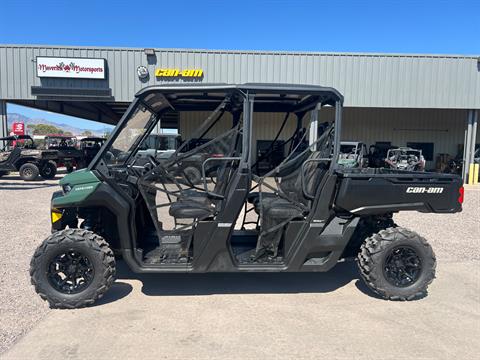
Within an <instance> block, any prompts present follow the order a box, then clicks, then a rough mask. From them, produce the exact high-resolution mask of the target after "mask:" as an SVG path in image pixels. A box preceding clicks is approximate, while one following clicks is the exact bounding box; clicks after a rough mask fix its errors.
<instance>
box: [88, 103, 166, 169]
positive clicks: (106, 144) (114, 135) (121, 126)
mask: <svg viewBox="0 0 480 360" xmlns="http://www.w3.org/2000/svg"><path fill="white" fill-rule="evenodd" d="M141 105H142V106H145V107H146V108H147V109H148V110H149V111H150V112H151V113H152V115H153V116H151V117H150V120H149V121H148V123H147V124H146V127H145V132H144V133H143V135H142V136H139V138H138V139H137V140H136V141H135V142H134V143H133V144H132V145H131V147H130V148H134V147H135V146H136V144H137V143H139V142H141V141H142V140H143V138H144V137H145V136H146V135H147V134H149V132H150V130H151V129H152V128H153V127H154V126H155V125H156V123H157V122H158V119H159V117H160V116H161V114H162V112H160V113H156V112H155V111H153V109H151V108H150V106H148V105H147V104H146V103H145V102H143V101H142V100H141V99H139V98H135V99H134V100H133V101H132V103H131V104H130V106H129V107H128V108H127V110H126V111H125V113H124V115H123V116H122V118H121V119H120V121H119V122H118V124H117V126H116V127H115V128H114V130H113V132H112V133H111V134H110V136H109V137H108V139H107V140H106V141H105V142H104V143H103V145H102V147H101V148H100V150H99V151H98V153H97V155H95V157H94V158H93V160H92V162H91V163H90V164H89V166H88V170H93V169H96V168H97V167H98V164H99V162H100V161H101V160H102V159H103V158H104V156H105V154H106V152H107V151H108V150H109V149H110V148H111V146H112V144H113V143H114V142H115V140H116V139H117V138H118V136H119V135H120V134H121V132H122V131H123V129H124V128H125V126H126V125H127V124H128V122H129V121H130V119H131V118H132V114H133V113H134V112H135V110H136V109H137V108H138V106H141ZM134 152H135V151H132V152H130V154H129V155H128V157H127V158H126V159H125V162H124V163H127V162H128V160H129V159H130V157H131V156H132V155H133V153H134ZM105 165H107V164H105Z"/></svg>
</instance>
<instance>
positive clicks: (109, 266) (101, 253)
mask: <svg viewBox="0 0 480 360" xmlns="http://www.w3.org/2000/svg"><path fill="white" fill-rule="evenodd" d="M30 276H31V282H32V285H34V286H35V291H36V292H37V293H38V294H39V295H40V297H41V298H42V299H43V300H46V301H48V302H49V304H50V306H51V307H52V308H69V309H73V308H81V307H85V306H87V305H90V304H93V303H94V302H95V301H96V300H97V299H99V298H101V297H102V296H103V295H104V294H105V292H106V291H107V290H108V289H109V288H110V286H111V285H112V284H113V281H114V276H115V258H114V255H113V252H112V250H111V249H110V247H109V246H108V244H107V242H106V241H105V240H104V239H103V238H102V237H101V236H99V235H97V234H95V233H93V232H91V231H87V230H83V229H66V230H62V231H58V232H56V233H54V234H52V235H51V236H49V237H48V238H47V239H45V241H44V242H43V243H42V244H41V245H40V246H39V247H38V248H37V250H36V251H35V254H34V255H33V258H32V260H31V262H30Z"/></svg>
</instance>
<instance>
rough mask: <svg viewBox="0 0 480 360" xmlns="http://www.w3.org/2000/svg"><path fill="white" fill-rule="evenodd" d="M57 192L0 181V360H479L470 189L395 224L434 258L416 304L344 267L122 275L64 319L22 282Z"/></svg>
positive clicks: (475, 226)
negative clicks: (433, 210) (430, 278)
mask: <svg viewBox="0 0 480 360" xmlns="http://www.w3.org/2000/svg"><path fill="white" fill-rule="evenodd" d="M57 182H58V178H57V180H52V181H37V182H24V181H22V180H20V179H19V178H18V177H16V176H7V177H4V178H2V179H0V204H1V206H0V229H2V232H1V234H2V240H1V241H0V290H1V291H0V314H1V320H0V354H2V355H1V356H2V357H3V358H8V359H23V358H28V359H36V358H41V359H43V358H49V359H64V358H74V359H76V358H84V359H93V358H107V357H108V358H113V359H115V358H122V359H123V358H130V357H137V358H186V357H190V358H196V359H203V358H227V357H228V358H236V359H240V358H242V359H246V358H247V359H248V358H265V357H275V358H288V359H291V358H314V357H315V358H317V357H328V358H371V359H377V358H382V359H385V358H396V359H407V358H409V359H410V358H412V357H416V358H428V359H433V358H435V359H438V358H444V359H451V358H453V357H456V358H459V359H471V358H477V356H478V353H479V351H480V340H479V339H480V305H479V302H480V281H479V265H480V246H479V243H478V241H479V234H480V216H479V208H480V191H479V190H480V189H478V188H476V189H468V190H467V191H466V196H465V203H464V211H463V212H462V213H459V214H453V215H432V214H419V213H416V212H404V213H401V214H398V215H396V216H395V220H396V222H397V223H398V224H399V225H402V226H405V227H408V228H410V229H412V230H414V231H417V232H419V233H420V234H422V235H423V236H425V237H426V238H427V239H428V240H429V241H430V243H431V244H432V246H433V248H434V251H435V252H436V255H437V260H438V268H437V269H438V270H437V279H436V280H435V281H434V282H433V284H432V285H431V287H430V292H429V295H428V296H427V297H426V298H424V299H421V300H417V301H413V302H408V303H399V302H391V301H384V300H381V299H378V298H377V297H375V296H373V295H372V294H371V293H370V292H369V291H368V289H366V288H365V286H364V285H363V283H362V281H361V280H359V275H358V273H357V270H356V267H355V264H354V263H350V262H347V263H341V264H339V265H338V266H337V267H335V268H334V269H333V270H332V271H330V272H328V273H323V274H202V275H200V274H195V275H194V274H190V275H188V274H185V275H181V274H175V275H148V276H146V275H142V276H138V275H135V274H132V273H131V272H130V271H129V270H128V269H127V268H126V267H125V266H124V264H122V263H119V273H118V280H117V282H116V283H115V284H114V286H113V287H112V289H111V290H110V291H109V292H108V293H107V294H106V296H105V297H104V298H103V299H101V300H100V301H99V302H98V303H97V304H96V305H95V306H93V307H91V308H86V309H79V310H73V311H70V310H69V311H64V310H50V309H49V308H48V306H47V304H46V303H45V302H43V301H42V300H41V299H40V298H39V297H38V296H37V295H36V294H35V293H34V291H33V288H32V286H31V285H30V280H29V275H28V268H29V262H30V257H31V255H32V254H33V252H34V250H35V248H36V246H38V244H39V243H40V242H41V241H42V240H43V239H44V238H45V237H46V236H48V234H49V231H50V218H49V203H50V196H51V193H52V192H53V191H56V190H57V189H58V185H57ZM14 344H15V346H13V345H14ZM12 346H13V347H12ZM8 349H10V350H9V351H8V352H7V350H8Z"/></svg>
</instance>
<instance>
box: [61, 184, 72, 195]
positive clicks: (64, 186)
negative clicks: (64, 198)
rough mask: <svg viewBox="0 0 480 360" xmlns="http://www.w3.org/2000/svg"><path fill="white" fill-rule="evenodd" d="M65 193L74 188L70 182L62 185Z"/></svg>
mask: <svg viewBox="0 0 480 360" xmlns="http://www.w3.org/2000/svg"><path fill="white" fill-rule="evenodd" d="M62 190H63V194H68V193H69V192H70V190H72V187H71V186H70V185H69V184H66V185H63V186H62Z"/></svg>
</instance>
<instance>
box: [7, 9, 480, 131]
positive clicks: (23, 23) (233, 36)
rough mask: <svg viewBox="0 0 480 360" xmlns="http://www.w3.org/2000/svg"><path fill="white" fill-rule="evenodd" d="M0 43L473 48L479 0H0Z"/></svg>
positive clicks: (479, 43)
mask: <svg viewBox="0 0 480 360" xmlns="http://www.w3.org/2000/svg"><path fill="white" fill-rule="evenodd" d="M0 43H3V44H43V45H78V46H81V45H86V46H113V47H117V46H118V47H140V48H145V47H155V48H196V49H197V48H200V49H226V50H231V49H239V50H290V51H325V52H327V51H332V52H335V51H338V52H388V53H431V54H465V55H480V0H476V1H474V0H457V1H442V0H436V1H430V0H425V1H414V0H401V1H393V0H383V1H373V0H372V1H366V0H356V1H355V0H350V1H347V0H330V1H324V0H316V1H315V0H296V1H295V0H291V1H287V0H278V1H274V0H256V1H252V0H241V1H228V0H226V1H214V0H209V1H201V0H196V1H183V0H176V1H159V0H157V1H149V0H142V1H126V0H119V1H107V0H103V1H100V0H98V1H89V0H82V1H52V0H39V1H24V0H15V1H13V0H2V1H1V6H0ZM132 95H133V94H132ZM15 110H17V109H15ZM9 111H12V109H10V108H9ZM27 116H28V115H27ZM87 125H88V124H87ZM82 127H83V126H82Z"/></svg>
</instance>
